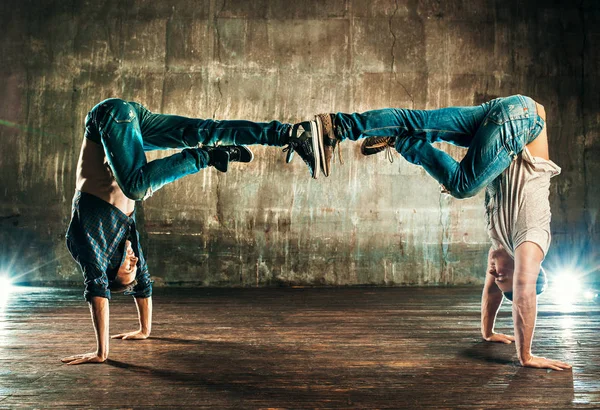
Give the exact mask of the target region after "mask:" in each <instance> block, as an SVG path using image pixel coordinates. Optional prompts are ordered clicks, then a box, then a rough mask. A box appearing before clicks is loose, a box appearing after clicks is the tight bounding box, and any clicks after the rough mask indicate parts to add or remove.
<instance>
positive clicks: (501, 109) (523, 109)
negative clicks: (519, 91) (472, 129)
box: [487, 95, 529, 125]
mask: <svg viewBox="0 0 600 410" xmlns="http://www.w3.org/2000/svg"><path fill="white" fill-rule="evenodd" d="M494 103H495V104H494V105H493V107H492V108H491V110H490V112H489V114H488V118H487V119H488V120H489V121H492V122H494V123H495V124H498V125H503V124H505V123H506V122H508V121H513V120H519V119H523V118H528V117H529V109H528V108H527V105H526V104H525V101H524V99H523V97H522V96H520V95H513V96H511V97H506V98H499V99H497V100H494Z"/></svg>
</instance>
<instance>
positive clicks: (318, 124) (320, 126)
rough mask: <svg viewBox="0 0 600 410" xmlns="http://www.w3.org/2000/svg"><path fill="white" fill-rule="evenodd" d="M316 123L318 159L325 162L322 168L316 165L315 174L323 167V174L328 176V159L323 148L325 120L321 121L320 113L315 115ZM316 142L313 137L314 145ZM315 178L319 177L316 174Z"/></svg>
mask: <svg viewBox="0 0 600 410" xmlns="http://www.w3.org/2000/svg"><path fill="white" fill-rule="evenodd" d="M315 123H316V128H317V133H316V134H313V135H316V136H317V144H318V145H317V148H318V150H319V155H318V157H317V159H320V161H321V162H322V163H323V168H322V169H321V167H320V166H318V167H316V170H315V174H316V173H317V172H318V171H319V169H321V171H322V172H323V175H325V176H326V177H328V176H329V169H325V168H326V167H327V161H325V149H324V148H323V122H322V121H321V119H320V118H319V116H318V115H315ZM311 126H312V122H311ZM314 142H315V139H314V138H313V145H314ZM317 162H318V161H317ZM319 165H320V164H319ZM314 178H315V179H316V178H317V177H316V176H315V177H314Z"/></svg>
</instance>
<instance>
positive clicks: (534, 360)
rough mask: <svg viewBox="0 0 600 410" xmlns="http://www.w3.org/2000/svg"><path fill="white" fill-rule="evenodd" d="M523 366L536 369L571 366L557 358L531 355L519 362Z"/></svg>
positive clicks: (554, 368)
mask: <svg viewBox="0 0 600 410" xmlns="http://www.w3.org/2000/svg"><path fill="white" fill-rule="evenodd" d="M521 365H522V366H523V367H533V368H536V369H552V370H559V371H562V370H567V369H570V368H572V367H573V366H571V365H570V364H568V363H564V362H560V361H558V360H552V359H546V358H545V357H538V356H531V357H530V358H529V360H527V361H525V362H521Z"/></svg>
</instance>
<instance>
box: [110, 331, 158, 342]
mask: <svg viewBox="0 0 600 410" xmlns="http://www.w3.org/2000/svg"><path fill="white" fill-rule="evenodd" d="M148 336H150V334H148V333H145V332H142V331H141V330H136V331H135V332H129V333H121V334H118V335H114V336H111V337H110V338H111V339H123V340H144V339H147V338H148Z"/></svg>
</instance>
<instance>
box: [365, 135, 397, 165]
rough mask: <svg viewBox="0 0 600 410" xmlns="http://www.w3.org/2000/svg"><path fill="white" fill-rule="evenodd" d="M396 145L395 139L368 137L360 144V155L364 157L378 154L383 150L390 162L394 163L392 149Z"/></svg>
mask: <svg viewBox="0 0 600 410" xmlns="http://www.w3.org/2000/svg"><path fill="white" fill-rule="evenodd" d="M395 144H396V138H395V137H368V138H365V139H364V140H363V142H362V144H360V153H361V154H363V155H373V154H378V153H380V152H381V151H383V150H387V151H386V157H387V159H389V160H390V162H394V157H393V155H392V148H393V147H394V145H395Z"/></svg>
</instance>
